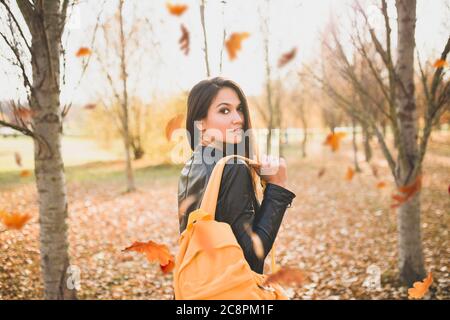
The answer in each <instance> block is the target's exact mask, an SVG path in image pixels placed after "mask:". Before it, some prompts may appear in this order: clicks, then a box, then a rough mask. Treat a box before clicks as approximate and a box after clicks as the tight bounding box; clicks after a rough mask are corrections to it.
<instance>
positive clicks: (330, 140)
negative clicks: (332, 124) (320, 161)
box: [323, 132, 347, 152]
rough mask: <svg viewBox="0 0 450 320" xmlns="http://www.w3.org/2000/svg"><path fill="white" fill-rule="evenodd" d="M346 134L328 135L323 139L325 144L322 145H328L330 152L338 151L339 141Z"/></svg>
mask: <svg viewBox="0 0 450 320" xmlns="http://www.w3.org/2000/svg"><path fill="white" fill-rule="evenodd" d="M346 135H347V134H346V133H345V132H337V133H332V132H331V133H329V134H328V135H327V137H326V139H325V142H324V143H323V144H325V145H329V146H330V147H331V150H332V151H333V152H335V151H336V150H339V145H340V142H341V139H342V138H344V137H345V136H346Z"/></svg>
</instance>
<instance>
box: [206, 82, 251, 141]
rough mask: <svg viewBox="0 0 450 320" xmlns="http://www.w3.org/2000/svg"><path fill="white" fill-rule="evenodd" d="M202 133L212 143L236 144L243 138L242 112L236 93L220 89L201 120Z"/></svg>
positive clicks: (228, 89)
mask: <svg viewBox="0 0 450 320" xmlns="http://www.w3.org/2000/svg"><path fill="white" fill-rule="evenodd" d="M202 122H203V123H202V124H203V125H202V129H203V130H206V131H204V133H205V134H206V135H207V136H209V137H212V138H213V140H214V141H218V142H226V143H232V144H237V143H240V142H241V140H242V138H243V136H244V131H243V129H244V122H245V119H244V112H243V107H242V106H241V101H240V100H239V96H238V95H237V93H236V92H235V91H234V90H233V89H231V88H228V87H224V88H221V89H220V90H219V92H218V93H217V96H216V97H215V98H214V99H213V101H212V103H211V105H210V106H209V109H208V114H207V116H206V118H205V119H203V120H202Z"/></svg>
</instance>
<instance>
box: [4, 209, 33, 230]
mask: <svg viewBox="0 0 450 320" xmlns="http://www.w3.org/2000/svg"><path fill="white" fill-rule="evenodd" d="M30 219H31V215H29V214H28V213H25V214H20V213H9V212H6V211H0V220H2V222H3V224H4V225H5V226H6V228H8V229H15V230H20V229H22V227H23V226H24V225H25V223H27V222H28V220H30Z"/></svg>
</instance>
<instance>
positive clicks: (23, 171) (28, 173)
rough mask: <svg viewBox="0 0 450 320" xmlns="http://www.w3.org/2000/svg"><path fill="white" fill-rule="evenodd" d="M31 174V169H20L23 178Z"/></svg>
mask: <svg viewBox="0 0 450 320" xmlns="http://www.w3.org/2000/svg"><path fill="white" fill-rule="evenodd" d="M29 176H31V171H30V170H22V171H20V177H22V178H25V177H29Z"/></svg>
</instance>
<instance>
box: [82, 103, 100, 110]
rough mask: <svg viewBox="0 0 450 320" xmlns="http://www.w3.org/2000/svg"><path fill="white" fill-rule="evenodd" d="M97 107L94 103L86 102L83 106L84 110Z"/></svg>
mask: <svg viewBox="0 0 450 320" xmlns="http://www.w3.org/2000/svg"><path fill="white" fill-rule="evenodd" d="M96 107H97V105H96V104H95V103H88V104H87V105H85V106H84V107H83V108H84V109H86V110H93V109H95V108H96Z"/></svg>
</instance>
